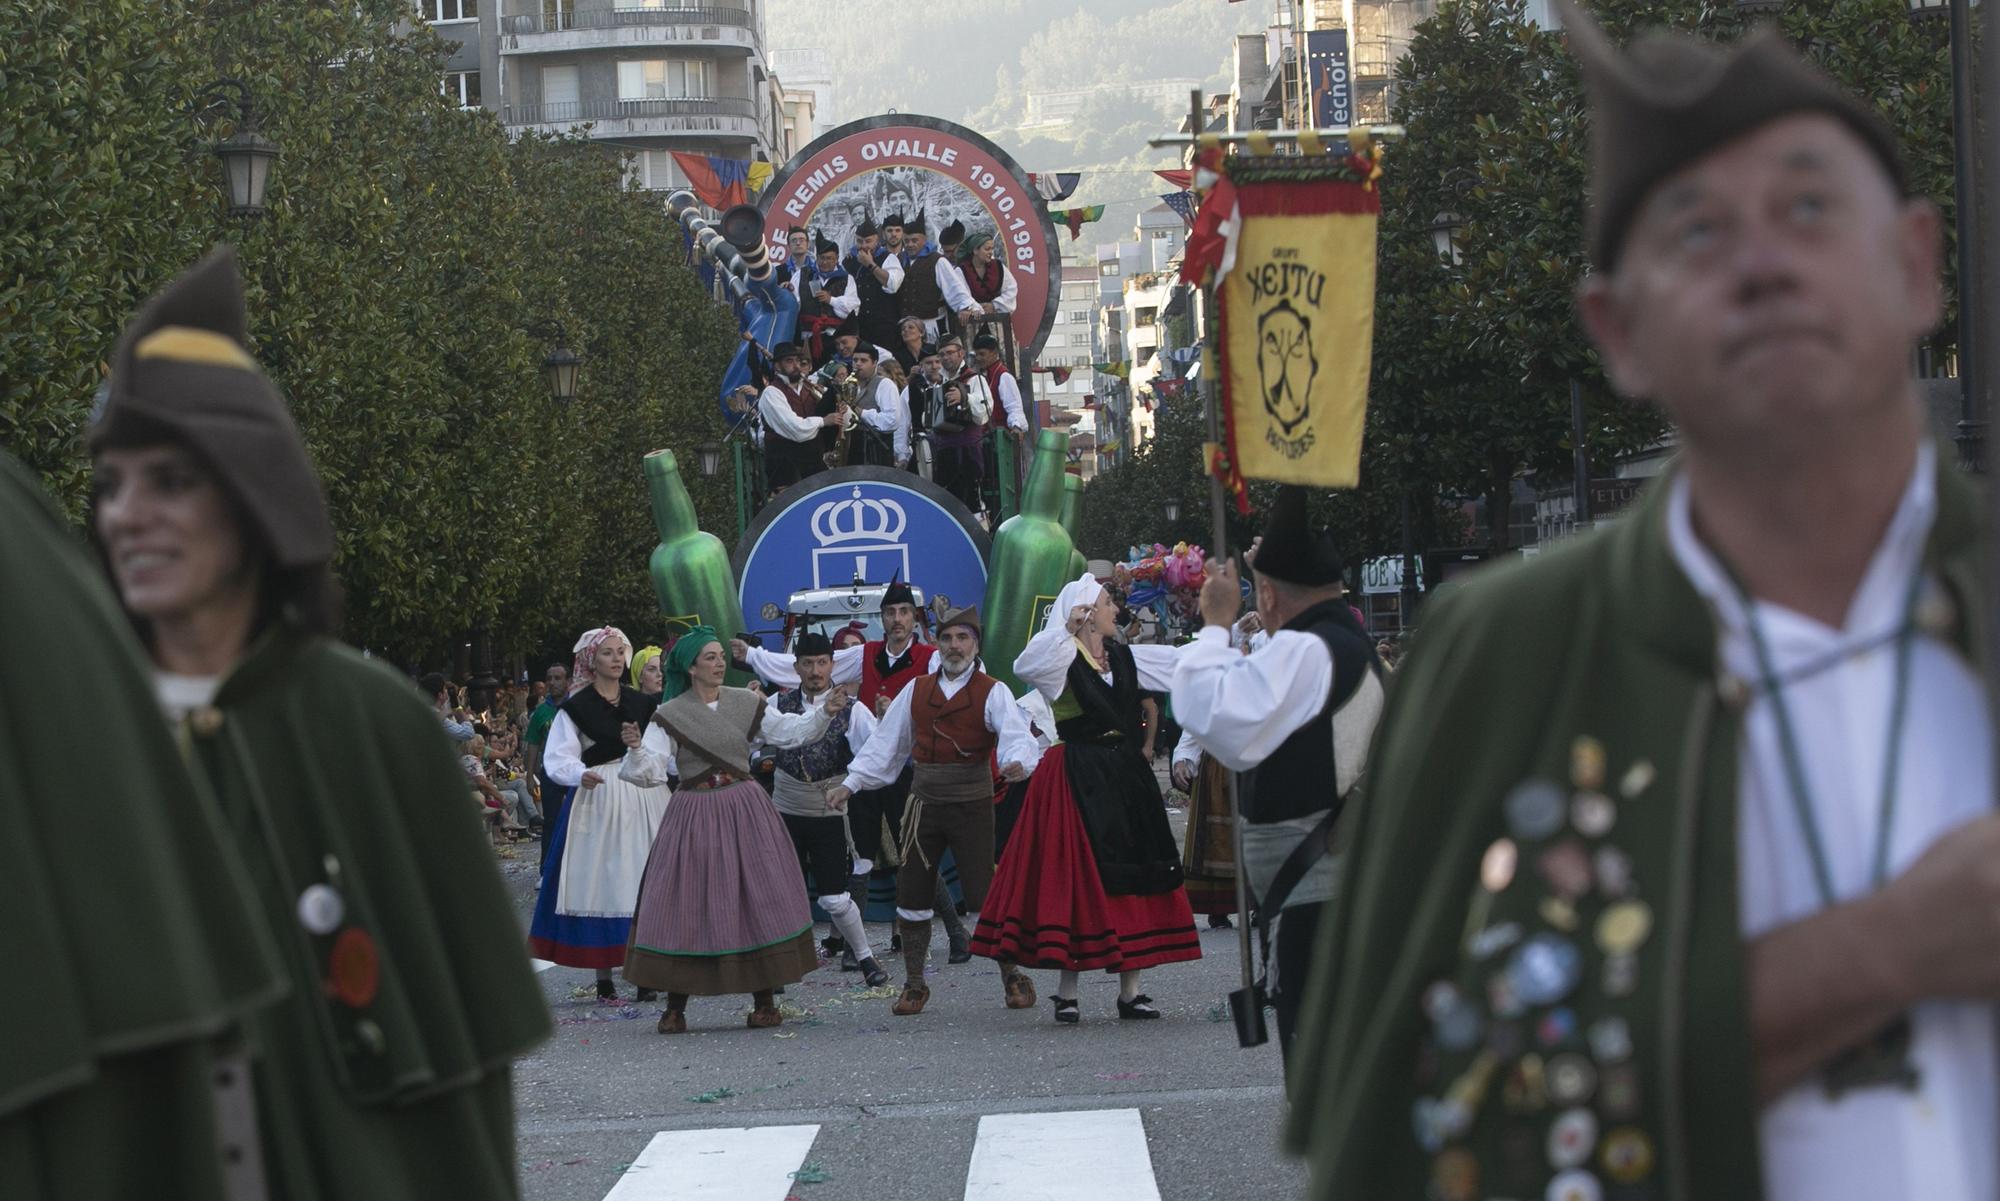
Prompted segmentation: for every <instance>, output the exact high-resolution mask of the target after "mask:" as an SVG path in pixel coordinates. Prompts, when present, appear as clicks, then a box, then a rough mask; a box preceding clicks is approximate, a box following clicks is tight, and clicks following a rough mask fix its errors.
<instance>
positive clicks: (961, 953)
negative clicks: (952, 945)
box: [945, 947, 972, 963]
mask: <svg viewBox="0 0 2000 1201" xmlns="http://www.w3.org/2000/svg"><path fill="white" fill-rule="evenodd" d="M945 962H947V963H971V962H972V951H971V950H970V949H969V948H966V947H960V948H958V949H957V950H955V951H953V952H951V953H950V954H949V955H947V956H945Z"/></svg>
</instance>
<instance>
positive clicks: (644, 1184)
mask: <svg viewBox="0 0 2000 1201" xmlns="http://www.w3.org/2000/svg"><path fill="white" fill-rule="evenodd" d="M818 1137H819V1127H818V1126H752V1127H749V1128H747V1129H746V1128H743V1127H735V1128H731V1129H725V1130H669V1131H665V1132H662V1133H660V1134H656V1135H654V1136H653V1141H652V1142H650V1143H647V1144H646V1149H645V1150H644V1151H641V1152H640V1153H639V1158H637V1159H635V1160H633V1161H632V1166H631V1167H629V1168H627V1169H626V1170H625V1174H624V1175H623V1176H621V1177H619V1178H618V1183H617V1184H616V1185H613V1186H612V1189H611V1191H610V1192H609V1193H606V1194H605V1196H604V1201H784V1198H785V1196H786V1194H788V1193H790V1192H791V1191H792V1175H793V1173H795V1172H797V1171H798V1170H799V1168H800V1166H801V1165H803V1164H804V1163H805V1161H806V1155H807V1153H808V1152H810V1151H811V1150H812V1145H813V1140H814V1139H815V1138H818Z"/></svg>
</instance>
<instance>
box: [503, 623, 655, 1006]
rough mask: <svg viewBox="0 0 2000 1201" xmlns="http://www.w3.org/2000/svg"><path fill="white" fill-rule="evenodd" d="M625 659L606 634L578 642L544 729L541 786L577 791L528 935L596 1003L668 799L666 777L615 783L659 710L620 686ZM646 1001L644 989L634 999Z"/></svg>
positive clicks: (619, 955) (625, 931) (605, 992)
mask: <svg viewBox="0 0 2000 1201" xmlns="http://www.w3.org/2000/svg"><path fill="white" fill-rule="evenodd" d="M631 653H632V644H631V642H630V641H629V640H627V639H626V637H625V635H624V634H622V633H620V632H619V631H618V630H616V629H613V628H612V627H610V626H605V627H603V628H602V629H596V630H590V631H588V632H586V633H585V634H584V635H583V637H581V638H579V639H577V642H576V647H575V654H576V663H575V665H574V666H573V667H572V668H571V669H570V677H569V678H570V694H569V697H568V698H567V699H565V700H564V701H563V703H562V704H561V705H560V706H559V707H558V708H557V709H556V717H555V720H554V721H553V722H550V723H549V742H548V746H547V748H546V749H545V750H544V751H543V753H542V770H544V771H545V772H547V773H548V776H549V779H551V780H553V781H555V782H556V783H557V784H558V785H561V786H562V787H564V788H573V789H575V790H576V791H575V792H574V794H572V797H571V799H570V803H569V804H567V805H565V806H563V811H562V813H561V815H560V816H558V817H557V818H556V828H555V830H553V831H552V832H551V833H550V834H549V853H548V855H547V857H546V858H544V859H543V860H542V891H541V894H540V895H539V896H537V897H536V898H535V916H534V920H533V922H532V923H531V924H530V926H529V931H528V945H529V947H530V948H531V949H532V950H533V951H534V953H535V954H536V955H537V956H539V957H541V958H543V959H547V960H550V961H552V962H554V963H560V964H562V965H563V966H565V967H587V968H592V969H594V970H595V971H596V972H597V995H598V996H599V997H600V998H602V999H604V1000H612V999H615V998H616V997H617V996H618V988H617V986H616V985H614V984H613V983H612V982H611V969H613V968H615V967H617V966H618V965H620V964H622V963H624V962H625V944H626V943H627V942H628V941H630V939H631V936H632V909H633V906H634V905H636V904H637V903H638V900H639V877H640V875H641V874H642V873H643V872H644V871H645V870H646V854H647V852H648V851H650V850H651V849H652V846H653V832H654V831H655V830H657V829H659V827H660V819H661V817H663V816H665V814H666V812H667V801H668V800H669V799H670V798H671V796H672V794H671V793H670V792H668V790H667V781H666V779H665V778H664V777H662V778H661V779H660V780H659V781H657V783H656V784H653V785H650V786H645V787H641V786H638V785H634V784H633V783H632V782H631V781H630V780H627V779H621V778H620V776H619V772H618V768H619V765H620V760H622V759H624V758H625V757H626V753H627V752H628V751H629V750H630V749H631V748H632V746H633V744H634V743H636V742H637V741H638V731H641V730H643V729H644V728H645V724H646V719H647V718H650V717H651V716H653V710H654V708H655V707H656V706H657V704H658V702H657V701H656V700H653V699H650V698H648V697H646V696H644V695H643V694H641V693H640V692H639V691H638V690H637V689H634V688H630V687H627V686H626V684H625V660H626V658H627V656H629V655H630V654H631ZM652 999H653V998H652V994H651V993H650V992H649V991H648V990H647V989H646V988H644V987H643V986H642V987H641V988H640V989H639V1000H641V1001H650V1000H652Z"/></svg>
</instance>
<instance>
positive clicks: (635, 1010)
mask: <svg viewBox="0 0 2000 1201" xmlns="http://www.w3.org/2000/svg"><path fill="white" fill-rule="evenodd" d="M650 1016H652V1015H651V1014H649V1013H647V1012H646V1011H645V1010H643V1009H641V1008H639V1007H638V1006H637V1005H621V1006H619V1007H617V1008H615V1009H614V1008H612V1007H610V1006H608V1005H607V1006H605V1007H604V1008H603V1009H601V1010H597V1011H594V1012H584V1013H579V1014H576V1015H574V1016H572V1017H566V1018H557V1019H556V1025H558V1026H588V1025H593V1024H595V1023H599V1022H636V1021H638V1020H639V1019H640V1018H644V1017H650Z"/></svg>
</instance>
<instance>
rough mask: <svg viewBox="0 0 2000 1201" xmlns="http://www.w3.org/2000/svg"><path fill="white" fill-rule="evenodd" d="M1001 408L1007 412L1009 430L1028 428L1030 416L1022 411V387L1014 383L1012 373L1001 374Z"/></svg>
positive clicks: (1004, 372)
mask: <svg viewBox="0 0 2000 1201" xmlns="http://www.w3.org/2000/svg"><path fill="white" fill-rule="evenodd" d="M982 382H984V381H983V380H982ZM1000 406H1001V407H1002V408H1004V409H1005V410H1006V411H1007V428H1008V429H1012V430H1024V429H1027V428H1028V415H1027V414H1026V413H1024V412H1023V411H1022V410H1021V386H1020V385H1019V384H1017V383H1015V382H1014V373H1013V372H1011V371H1003V372H1001V373H1000Z"/></svg>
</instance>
